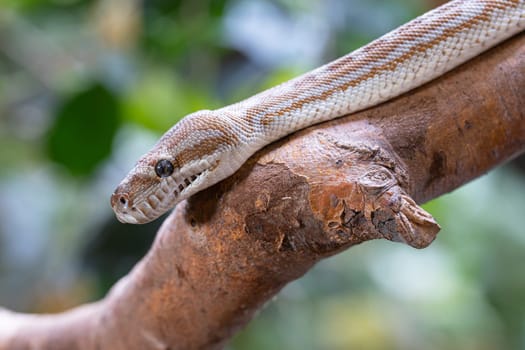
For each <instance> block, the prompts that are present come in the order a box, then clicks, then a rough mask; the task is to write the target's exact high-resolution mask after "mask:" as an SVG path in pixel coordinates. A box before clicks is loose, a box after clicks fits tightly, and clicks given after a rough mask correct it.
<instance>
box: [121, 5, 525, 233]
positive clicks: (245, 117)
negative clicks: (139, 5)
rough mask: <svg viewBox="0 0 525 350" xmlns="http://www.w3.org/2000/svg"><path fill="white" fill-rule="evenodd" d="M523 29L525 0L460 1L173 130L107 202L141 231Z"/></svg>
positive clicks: (190, 118)
mask: <svg viewBox="0 0 525 350" xmlns="http://www.w3.org/2000/svg"><path fill="white" fill-rule="evenodd" d="M524 28H525V0H455V1H451V2H449V3H446V4H445V5H443V6H441V7H438V8H436V9H434V10H432V11H430V12H427V13H426V14H424V15H422V16H420V17H418V18H416V19H414V20H412V21H411V22H409V23H407V24H405V25H403V26H401V27H399V28H398V29H395V30H393V31H392V32H390V33H388V34H386V35H384V36H382V37H381V38H379V39H377V40H375V41H373V42H371V43H370V44H368V45H366V46H364V47H362V48H360V49H358V50H356V51H354V52H352V53H350V54H348V55H346V56H343V57H341V58H339V59H337V60H335V61H333V62H331V63H328V64H326V65H324V66H322V67H319V68H317V69H315V70H313V71H311V72H308V73H306V74H304V75H302V76H299V77H297V78H295V79H292V80H290V81H288V82H286V83H283V84H281V85H278V86H276V87H274V88H271V89H269V90H266V91H263V92H261V93H259V94H256V95H254V96H252V97H250V98H248V99H246V100H244V101H241V102H239V103H236V104H233V105H230V106H226V107H224V108H221V109H218V110H214V111H208V110H205V111H199V112H196V113H193V114H190V115H188V116H186V117H185V118H183V119H182V120H181V121H180V122H179V123H177V124H176V125H174V126H173V127H172V128H171V129H170V130H169V131H168V132H166V134H164V136H162V138H161V139H160V140H159V141H158V142H157V144H156V145H155V146H154V147H153V148H152V150H150V151H149V152H148V153H146V154H145V155H144V156H143V157H142V158H141V159H139V161H138V162H137V164H136V165H135V167H134V168H133V169H132V170H131V172H130V173H129V174H128V175H127V176H126V178H125V179H124V180H123V181H122V182H121V184H120V185H119V186H118V187H117V189H116V190H115V192H114V193H113V196H112V198H111V204H112V207H113V209H114V211H115V213H116V215H117V218H118V219H119V220H120V221H122V222H127V223H145V222H149V221H151V220H153V219H155V218H157V217H158V216H160V215H162V214H163V213H165V212H166V211H168V210H169V209H171V208H173V207H174V206H175V205H176V204H177V203H178V202H180V201H181V200H183V199H186V198H188V197H189V196H191V195H192V194H194V193H196V192H199V191H201V190H203V189H205V188H207V187H209V186H211V185H213V184H215V183H217V182H219V181H220V180H222V179H224V178H226V177H228V176H230V175H231V174H233V173H234V172H235V171H236V170H237V169H238V168H240V167H241V165H242V164H243V163H244V162H245V161H246V160H247V159H248V158H249V157H250V156H251V155H252V154H254V153H255V152H256V151H257V150H259V149H261V148H262V147H264V146H265V145H267V144H269V143H271V142H273V141H276V140H278V139H280V138H282V137H283V136H285V135H288V134H291V133H293V132H294V131H296V130H300V129H302V128H305V127H307V126H310V125H313V124H316V123H319V122H323V121H326V120H331V119H334V118H338V117H341V116H343V115H346V114H349V113H353V112H356V111H359V110H362V109H365V108H369V107H372V106H375V105H377V104H379V103H382V102H384V101H387V100H389V99H391V98H393V97H396V96H399V95H401V94H403V93H405V92H407V91H409V90H411V89H414V88H416V87H418V86H421V85H423V84H424V83H426V82H428V81H430V80H432V79H435V78H436V77H439V76H440V75H442V74H444V73H445V72H447V71H449V70H451V69H453V68H455V67H457V66H458V65H460V64H462V63H464V62H466V61H467V60H469V59H471V58H472V57H474V56H477V55H479V54H480V53H481V52H483V51H486V50H487V49H489V48H490V47H492V46H494V45H496V44H498V43H500V42H502V41H504V40H506V39H507V38H509V37H511V36H513V35H514V34H516V33H519V32H521V31H523V30H524Z"/></svg>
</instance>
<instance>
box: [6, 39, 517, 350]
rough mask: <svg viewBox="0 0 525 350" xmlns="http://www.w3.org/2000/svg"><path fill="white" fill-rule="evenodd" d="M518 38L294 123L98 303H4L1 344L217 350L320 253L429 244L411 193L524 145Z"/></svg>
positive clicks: (163, 235)
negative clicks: (54, 306) (348, 106)
mask: <svg viewBox="0 0 525 350" xmlns="http://www.w3.org/2000/svg"><path fill="white" fill-rule="evenodd" d="M524 89H525V34H521V35H519V36H518V37H516V38H514V39H512V40H509V41H508V42H507V43H505V44H503V45H500V46H499V47H497V48H495V49H493V50H491V51H490V52H488V53H486V54H484V55H482V56H481V57H479V58H477V59H475V60H473V61H471V62H469V63H468V64H467V65H464V66H463V67H461V68H459V69H457V70H455V71H454V72H452V73H450V74H447V75H446V76H445V77H443V78H441V79H439V80H438V81H435V82H433V83H431V84H428V85H426V86H424V87H422V88H420V89H418V90H416V91H415V92H411V93H409V94H406V95H404V96H402V97H400V98H397V99H395V100H393V101H391V102H389V103H385V104H383V105H381V106H378V107H376V108H372V109H370V110H367V111H364V112H361V113H358V114H355V115H352V116H349V117H346V118H343V119H340V120H336V121H333V122H329V123H325V124H322V125H318V126H315V127H312V128H309V129H307V130H304V131H301V132H298V133H296V134H294V135H292V136H290V137H287V138H286V139H284V140H282V141H280V142H278V143H275V144H273V145H271V146H270V147H267V148H265V149H264V150H262V151H260V152H259V153H257V154H256V155H255V156H254V157H252V158H251V159H250V161H249V162H248V163H247V164H246V165H245V166H244V167H243V168H242V169H241V170H239V171H238V172H237V173H236V174H235V175H233V176H232V177H230V178H229V179H227V180H225V181H223V182H221V183H219V184H217V185H216V186H214V187H212V188H210V189H208V190H205V191H203V192H202V193H199V194H197V195H196V196H194V197H193V198H191V199H190V200H189V201H187V202H183V203H181V204H180V205H179V206H178V207H177V209H176V210H175V211H174V213H173V214H172V215H171V216H170V217H169V218H168V219H167V220H166V221H165V222H164V225H163V226H162V227H161V229H160V230H159V232H158V235H157V239H156V241H155V244H154V245H153V247H152V248H151V250H150V252H149V253H148V254H147V256H146V257H144V259H143V260H142V261H141V262H140V263H139V264H138V265H137V266H136V267H135V268H134V269H133V271H131V272H130V274H129V275H128V276H127V277H125V278H124V279H122V280H121V281H120V282H119V283H118V284H117V285H116V286H115V287H114V288H113V289H112V290H111V292H110V293H109V294H108V296H107V297H106V298H104V299H103V300H101V301H99V302H97V303H94V304H90V305H86V306H82V307H79V308H77V309H74V310H71V311H69V312H66V313H63V314H59V315H42V316H36V315H20V314H15V313H11V312H8V311H3V312H0V349H27V348H41V349H213V348H220V347H221V346H222V345H224V343H225V342H226V341H227V340H228V338H229V337H230V336H231V335H232V334H233V333H234V332H235V331H236V330H238V329H239V328H240V327H242V326H243V325H244V324H246V323H247V322H248V321H249V320H250V319H251V318H252V317H253V315H254V312H255V311H256V310H257V309H259V308H260V307H261V305H262V304H263V303H265V302H267V301H268V300H269V299H270V298H271V297H272V296H273V295H275V294H276V293H277V292H278V291H279V290H280V289H281V288H282V287H283V286H284V285H285V284H286V283H288V282H290V281H292V280H294V279H296V278H298V277H300V276H301V275H303V274H304V273H305V272H306V271H308V269H309V268H311V267H312V265H313V264H315V263H316V262H317V261H319V260H320V259H322V258H324V257H326V256H329V255H332V254H335V253H337V252H339V251H341V250H343V249H346V248H348V247H350V246H352V245H354V244H358V243H360V242H363V241H366V240H370V239H376V238H387V239H391V240H397V241H404V242H407V243H408V244H411V245H413V246H416V247H424V246H426V245H428V244H429V243H430V242H431V241H432V240H433V238H434V237H435V234H436V233H437V231H438V226H437V224H436V223H435V222H434V221H433V219H432V218H431V217H430V216H429V215H428V214H426V213H425V212H423V211H422V210H421V209H420V208H419V207H417V206H416V205H415V203H414V202H413V201H412V200H411V199H410V197H409V195H410V196H411V197H412V198H414V199H415V200H416V201H418V202H420V201H425V200H428V199H431V198H434V197H436V196H439V195H440V194H442V193H444V192H447V191H450V190H452V189H454V188H456V187H458V186H460V185H461V184H463V183H465V182H466V181H468V180H470V179H472V178H474V177H476V176H479V175H480V174H482V173H484V172H486V171H488V170H489V169H491V168H493V167H494V166H496V165H498V164H500V163H502V162H504V161H506V160H508V159H509V158H511V157H513V156H515V155H517V154H518V153H520V152H522V151H523V150H524V148H525V114H524V106H525V94H524V93H523V91H525V90H524Z"/></svg>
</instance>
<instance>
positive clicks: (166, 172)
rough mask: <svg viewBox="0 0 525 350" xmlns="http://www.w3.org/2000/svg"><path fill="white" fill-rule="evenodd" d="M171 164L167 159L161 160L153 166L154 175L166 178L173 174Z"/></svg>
mask: <svg viewBox="0 0 525 350" xmlns="http://www.w3.org/2000/svg"><path fill="white" fill-rule="evenodd" d="M173 170H174V168H173V164H172V163H171V162H170V161H169V160H167V159H161V160H159V161H158V162H157V165H155V173H156V174H157V176H158V177H168V176H170V175H171V174H173Z"/></svg>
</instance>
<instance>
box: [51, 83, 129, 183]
mask: <svg viewBox="0 0 525 350" xmlns="http://www.w3.org/2000/svg"><path fill="white" fill-rule="evenodd" d="M119 122H120V108H119V103H118V101H117V98H116V97H115V96H114V95H113V94H112V93H111V92H110V91H109V90H108V89H106V88H105V87H104V86H102V85H100V84H94V85H92V86H90V87H89V88H87V89H86V90H84V91H81V92H79V93H78V94H76V95H73V96H71V97H70V98H69V99H68V100H67V101H66V102H65V103H64V105H63V106H62V107H61V108H60V109H59V110H58V112H57V115H56V119H55V123H54V125H53V126H52V129H51V132H50V134H49V138H48V144H47V146H48V153H49V157H50V158H51V159H52V160H54V161H55V162H57V163H59V164H61V165H63V166H64V167H66V168H67V169H68V170H69V171H70V172H71V173H72V174H74V175H89V174H91V173H92V172H93V171H94V170H95V168H96V167H97V166H98V165H99V164H100V162H101V161H102V160H104V159H105V158H106V157H108V156H109V154H110V153H111V145H112V142H113V137H114V136H115V133H116V131H117V128H118V126H119Z"/></svg>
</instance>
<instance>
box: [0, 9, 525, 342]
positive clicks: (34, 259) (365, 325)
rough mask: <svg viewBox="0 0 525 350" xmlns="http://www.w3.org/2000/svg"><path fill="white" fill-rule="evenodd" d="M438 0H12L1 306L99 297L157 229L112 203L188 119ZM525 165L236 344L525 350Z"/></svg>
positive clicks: (462, 196) (286, 294)
mask: <svg viewBox="0 0 525 350" xmlns="http://www.w3.org/2000/svg"><path fill="white" fill-rule="evenodd" d="M432 5H433V4H431V3H430V2H428V3H425V2H417V1H415V0H413V1H411V0H396V1H381V0H376V1H366V0H352V1H346V0H329V1H320V0H308V1H296V0H204V1H190V0H144V1H142V2H140V1H138V0H97V1H94V0H3V1H2V2H0V164H1V165H0V304H1V305H3V306H5V307H8V308H11V309H14V310H19V311H26V312H56V311H60V310H63V309H65V308H69V307H72V306H74V305H78V304H80V303H83V302H87V301H91V300H96V299H98V298H101V297H102V296H103V295H104V294H105V293H106V292H107V290H108V289H109V288H110V287H111V286H112V285H113V284H114V283H115V281H116V280H117V279H118V278H119V277H121V276H123V275H124V274H126V273H127V272H128V271H129V269H130V268H131V267H132V266H133V265H134V264H135V263H136V262H137V261H138V260H139V259H140V258H141V257H142V256H143V254H145V252H146V251H147V250H148V248H149V245H150V244H151V241H152V239H153V234H154V232H155V231H156V229H157V227H158V225H159V223H160V220H159V221H157V222H155V223H152V224H150V225H145V226H126V227H124V226H123V225H121V224H119V223H118V222H117V221H116V220H115V218H114V216H113V215H112V212H111V208H110V206H109V195H110V193H111V192H112V190H113V188H114V187H115V185H116V184H117V183H118V182H119V180H120V179H121V178H122V177H123V176H124V175H125V173H126V172H127V171H128V170H129V169H130V168H131V166H132V165H133V162H134V161H135V160H136V159H137V158H138V157H139V156H140V155H141V154H142V153H143V152H144V151H146V150H147V149H148V148H149V147H150V146H151V145H152V144H153V143H154V142H155V140H156V139H157V138H158V137H159V136H160V135H161V134H162V133H163V132H164V131H165V130H166V129H168V128H169V127H170V126H171V125H173V124H174V123H175V122H177V120H179V119H180V118H181V117H183V116H184V115H186V114H188V113H190V112H193V111H195V110H198V109H204V108H206V109H213V108H217V107H219V106H222V105H225V104H228V103H232V102H235V101H237V100H239V99H242V98H244V97H247V96H250V95H251V94H253V93H255V92H257V91H260V90H261V89H264V88H266V87H269V86H272V85H275V84H277V83H279V82H282V81H284V80H287V79H289V78H291V77H293V76H295V75H297V74H299V73H301V72H304V71H306V70H308V69H311V68H313V67H315V66H317V65H319V64H321V63H323V62H326V61H328V60H330V59H333V58H335V57H338V56H340V55H342V54H344V53H347V52H349V51H351V50H352V49H355V48H357V47H359V46H360V45H362V44H364V43H366V42H368V41H370V40H372V39H374V38H375V37H377V36H379V35H381V34H383V33H385V32H386V31H388V30H390V29H392V28H394V27H396V26H397V25H399V24H401V23H404V22H406V21H407V20H409V19H411V18H413V17H414V16H416V15H417V14H419V13H421V12H423V11H424V10H426V9H427V8H429V7H431V6H432ZM524 163H525V162H524V161H523V159H522V160H518V161H515V162H514V163H512V164H511V165H508V166H504V167H501V168H499V169H498V170H496V171H494V172H492V173H491V174H489V175H488V176H485V177H483V178H482V179H480V180H477V181H475V182H473V183H472V184H469V185H467V186H465V187H463V188H462V189H460V190H458V191H455V192H454V193H453V194H451V195H446V196H443V197H442V198H440V199H438V200H435V201H433V202H431V203H428V204H427V205H426V208H427V209H428V210H429V211H430V212H431V213H432V214H434V215H435V217H436V218H437V219H438V221H439V222H440V224H441V225H442V227H443V230H442V232H441V233H440V234H439V236H438V239H437V241H436V242H435V243H434V244H432V246H431V247H429V248H427V249H425V250H421V251H415V250H413V249H411V248H409V247H405V246H402V245H399V244H393V243H389V242H380V241H377V242H370V243H367V244H363V245H361V246H358V247H354V248H352V249H350V250H349V251H347V252H344V253H341V254H339V255H338V256H336V257H333V258H330V259H327V260H326V261H324V262H322V263H320V264H318V266H316V267H315V268H314V269H313V270H312V271H310V272H309V273H308V274H307V275H306V276H305V277H303V278H301V279H300V280H299V281H296V282H294V283H292V284H291V285H289V286H287V287H286V288H285V289H284V290H283V291H282V292H281V293H280V294H279V296H278V297H277V298H276V300H274V301H272V302H271V303H269V305H268V306H267V307H266V308H265V309H264V310H262V311H261V313H260V314H259V315H258V316H257V317H256V319H255V320H254V321H253V322H252V323H250V325H249V326H248V327H247V328H246V329H245V330H243V331H242V332H241V333H240V334H238V335H237V336H236V337H235V338H234V339H233V340H232V342H231V344H230V345H229V349H274V348H279V349H350V348H355V349H487V350H488V349H525V273H524V272H523V268H522V266H524V264H525V253H524V252H525V249H524V248H525V227H524V225H523V220H522V219H523V216H524V215H523V214H524V213H525V182H524V176H523V174H524V169H525V166H524V165H523V164H524Z"/></svg>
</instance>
